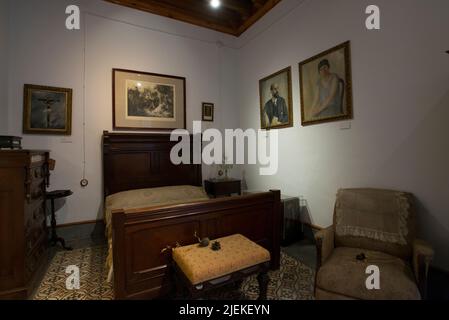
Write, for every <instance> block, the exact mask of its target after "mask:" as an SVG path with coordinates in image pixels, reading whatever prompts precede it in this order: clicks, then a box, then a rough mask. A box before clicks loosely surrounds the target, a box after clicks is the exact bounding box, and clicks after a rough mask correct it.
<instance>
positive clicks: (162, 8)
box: [105, 0, 236, 36]
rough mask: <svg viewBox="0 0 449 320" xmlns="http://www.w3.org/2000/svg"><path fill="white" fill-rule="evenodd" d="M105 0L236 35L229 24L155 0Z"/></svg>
mask: <svg viewBox="0 0 449 320" xmlns="http://www.w3.org/2000/svg"><path fill="white" fill-rule="evenodd" d="M105 1H106V2H110V3H114V4H118V5H121V6H125V7H129V8H133V9H137V10H142V11H146V12H149V13H153V14H156V15H160V16H164V17H167V18H172V19H176V20H180V21H183V22H187V23H190V24H194V25H197V26H200V27H205V28H209V29H212V30H215V31H219V32H223V33H227V34H231V35H234V36H235V35H236V29H235V28H233V27H231V26H227V25H222V24H218V23H214V22H211V21H209V19H204V17H203V18H198V17H194V16H192V14H189V13H188V12H184V10H180V9H179V8H173V7H172V6H170V5H167V4H166V3H162V2H157V1H153V0H146V1H142V0H134V1H127V0H105Z"/></svg>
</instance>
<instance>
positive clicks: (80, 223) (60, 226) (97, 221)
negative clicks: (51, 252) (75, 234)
mask: <svg viewBox="0 0 449 320" xmlns="http://www.w3.org/2000/svg"><path fill="white" fill-rule="evenodd" d="M102 222H103V219H98V220H88V221H79V222H71V223H64V224H59V225H57V226H56V228H57V229H59V228H67V227H73V226H79V225H85V224H96V223H102Z"/></svg>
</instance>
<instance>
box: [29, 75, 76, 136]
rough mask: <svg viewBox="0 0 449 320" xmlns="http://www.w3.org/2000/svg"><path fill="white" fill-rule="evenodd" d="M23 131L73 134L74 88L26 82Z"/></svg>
mask: <svg viewBox="0 0 449 320" xmlns="http://www.w3.org/2000/svg"><path fill="white" fill-rule="evenodd" d="M23 133H25V134H60V135H71V134H72V89H65V88H56V87H47V86H38V85H32V84H26V85H25V86H24V95H23Z"/></svg>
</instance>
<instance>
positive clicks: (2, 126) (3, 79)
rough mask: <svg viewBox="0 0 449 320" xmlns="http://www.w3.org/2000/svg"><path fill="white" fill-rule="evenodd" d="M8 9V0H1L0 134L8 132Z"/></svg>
mask: <svg viewBox="0 0 449 320" xmlns="http://www.w3.org/2000/svg"><path fill="white" fill-rule="evenodd" d="M8 10H9V3H8V1H7V0H0V135H7V134H8V98H7V93H8V48H9V46H8V27H9V23H8V22H9V14H8Z"/></svg>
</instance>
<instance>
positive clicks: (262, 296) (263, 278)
mask: <svg viewBox="0 0 449 320" xmlns="http://www.w3.org/2000/svg"><path fill="white" fill-rule="evenodd" d="M257 281H258V282H259V298H258V299H257V300H267V291H268V283H269V282H270V277H268V273H267V272H262V273H260V274H259V275H258V276H257Z"/></svg>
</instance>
